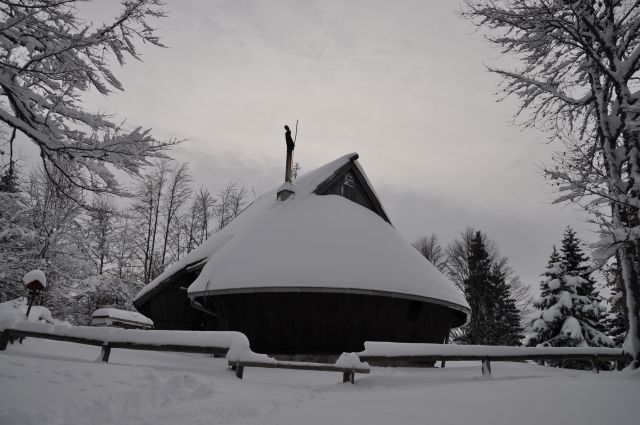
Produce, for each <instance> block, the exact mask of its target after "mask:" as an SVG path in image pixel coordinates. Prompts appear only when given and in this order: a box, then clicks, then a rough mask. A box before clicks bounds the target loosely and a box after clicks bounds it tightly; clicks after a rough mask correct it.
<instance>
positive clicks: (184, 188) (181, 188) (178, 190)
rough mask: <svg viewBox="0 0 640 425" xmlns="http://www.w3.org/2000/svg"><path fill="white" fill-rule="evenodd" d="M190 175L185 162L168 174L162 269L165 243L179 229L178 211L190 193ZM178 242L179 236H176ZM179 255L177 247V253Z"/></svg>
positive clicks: (163, 258)
mask: <svg viewBox="0 0 640 425" xmlns="http://www.w3.org/2000/svg"><path fill="white" fill-rule="evenodd" d="M190 183H191V176H190V175H189V166H188V164H186V163H183V164H180V165H178V164H177V165H176V166H175V167H174V169H173V170H172V171H171V174H170V176H169V183H168V186H167V193H166V195H165V200H164V216H165V223H164V241H163V243H162V260H161V262H160V264H161V268H162V269H164V265H165V259H166V254H167V245H168V242H169V239H170V237H171V236H172V235H173V234H174V233H175V232H177V231H179V228H180V226H179V223H178V220H177V219H178V211H179V210H180V208H182V206H183V205H184V204H185V203H186V202H187V200H188V199H189V196H190V195H191V187H190V186H189V185H190ZM176 240H177V241H178V242H179V240H180V237H179V235H178V237H177V238H176ZM177 255H178V256H179V247H178V254H177Z"/></svg>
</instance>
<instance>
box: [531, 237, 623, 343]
mask: <svg viewBox="0 0 640 425" xmlns="http://www.w3.org/2000/svg"><path fill="white" fill-rule="evenodd" d="M562 242H563V245H562V248H561V252H562V256H561V255H560V254H559V253H558V251H557V250H556V249H555V247H554V248H553V253H552V254H551V257H550V258H549V263H548V265H547V268H546V270H545V272H544V273H543V274H542V281H541V282H540V297H539V298H538V299H537V300H536V301H535V302H534V306H535V307H536V309H538V310H540V312H539V314H538V316H537V317H536V318H535V319H534V320H533V321H532V326H531V330H532V333H531V335H529V338H528V343H527V345H529V346H537V345H542V346H553V347H579V346H590V347H601V346H606V347H610V346H613V341H611V339H610V338H609V337H607V336H606V335H605V332H604V325H603V318H604V308H603V307H602V306H601V305H600V297H599V296H598V295H597V293H596V291H595V285H594V283H593V280H592V279H591V277H590V272H589V270H588V268H587V267H585V265H584V264H583V263H584V262H585V260H586V257H585V256H584V254H583V253H582V249H581V248H580V240H579V239H578V238H576V236H575V232H573V230H571V229H570V228H567V230H566V231H565V235H564V238H563V241H562Z"/></svg>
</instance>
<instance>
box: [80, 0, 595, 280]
mask: <svg viewBox="0 0 640 425" xmlns="http://www.w3.org/2000/svg"><path fill="white" fill-rule="evenodd" d="M113 6H114V4H112V3H110V2H106V1H102V0H101V1H94V2H92V3H90V4H89V6H88V7H90V10H88V11H87V13H88V15H90V16H91V17H92V18H93V19H96V20H99V19H100V18H101V17H106V16H110V15H113V14H115V12H116V10H117V8H114V7H113ZM116 6H117V4H116ZM459 6H460V5H459V4H458V3H457V2H455V1H450V0H430V1H423V0H418V1H409V0H402V1H398V0H396V1H393V2H390V1H388V0H381V1H377V0H367V1H364V0H363V1H353V0H349V1H345V0H338V1H327V0H305V1H299V0H285V1H246V0H216V1H204V0H203V1H196V0H173V1H169V2H168V4H167V10H168V11H169V17H168V18H166V19H162V20H161V21H158V22H156V26H157V27H159V34H160V35H161V36H162V38H163V42H164V43H165V44H166V45H167V46H168V48H166V49H160V48H155V47H152V46H143V47H142V48H141V52H142V55H143V62H136V61H133V60H130V61H129V63H128V64H127V65H126V66H125V67H124V68H122V69H117V67H116V70H115V71H116V74H117V75H118V76H119V78H120V79H121V81H122V82H123V83H124V86H125V91H124V92H122V93H114V94H113V95H111V96H109V97H101V96H99V95H95V94H94V95H91V96H89V97H88V99H87V106H88V107H89V108H91V109H100V110H102V111H106V112H110V113H114V114H116V115H117V116H118V117H120V118H122V119H126V120H127V122H128V123H129V124H130V125H132V126H133V125H142V126H145V127H152V128H153V129H154V132H155V134H156V135H157V136H159V137H160V138H168V137H176V138H181V139H187V141H186V142H185V143H183V144H182V145H180V146H179V147H178V148H176V149H174V151H173V153H172V155H173V156H174V157H175V158H176V159H178V160H180V161H188V162H190V163H191V170H192V174H193V175H194V177H195V180H196V183H197V184H199V185H200V184H201V185H204V186H207V187H209V188H210V189H211V190H212V191H214V190H217V189H218V188H220V187H221V186H223V185H224V184H225V182H226V181H228V180H233V181H238V182H240V183H241V184H243V185H246V186H247V187H249V188H254V189H255V192H256V193H257V194H259V193H261V192H262V191H265V190H267V189H270V188H271V187H273V186H276V185H278V184H280V183H281V181H282V180H283V172H284V171H283V169H284V158H285V143H284V133H283V125H284V124H287V123H288V124H289V125H290V126H292V125H294V124H295V120H296V119H299V120H300V124H299V130H298V143H297V146H296V151H295V160H296V161H299V162H300V164H301V166H302V169H303V172H304V171H305V170H306V171H308V170H311V169H313V168H315V167H317V166H320V165H322V164H324V163H326V162H328V161H330V160H333V159H335V158H337V157H339V156H341V155H343V154H345V153H349V152H354V151H355V152H358V153H359V154H360V162H361V164H362V165H363V167H364V169H365V170H366V172H367V174H368V175H369V177H370V179H371V181H372V183H373V185H374V187H375V189H376V190H377V192H378V193H379V195H380V197H381V198H382V202H383V204H384V205H385V207H386V209H387V211H388V212H389V215H390V218H391V221H392V222H393V223H394V225H395V226H396V228H397V229H398V230H399V231H400V232H401V233H402V234H403V235H404V236H405V237H406V238H407V239H408V240H409V241H412V240H414V239H416V238H417V237H418V236H420V235H423V234H428V233H431V232H436V233H437V234H438V235H439V236H440V238H441V240H442V241H443V242H444V243H447V242H449V241H450V240H452V239H453V238H454V237H456V236H457V235H458V234H459V233H460V231H462V230H463V229H464V228H465V227H467V226H474V227H476V228H478V229H481V230H483V231H484V232H486V233H487V234H488V235H489V237H490V238H492V239H494V240H496V241H497V242H498V244H499V246H500V249H501V252H502V253H503V254H504V255H507V256H508V257H509V258H510V259H511V263H512V266H513V267H514V269H515V270H516V272H518V273H519V274H520V275H521V277H522V278H523V280H524V281H525V282H527V283H529V284H532V285H534V286H535V287H537V285H538V281H539V279H538V275H539V274H540V273H541V272H542V271H543V269H544V266H545V265H546V263H547V260H548V257H549V254H550V252H551V247H552V245H554V244H557V243H558V241H559V239H560V238H561V235H562V232H563V230H564V228H565V226H567V225H572V226H574V228H576V230H577V231H578V233H579V235H580V236H581V237H582V238H584V239H594V233H593V229H591V228H589V227H588V226H587V225H585V224H584V223H583V222H582V216H581V215H580V214H579V212H577V211H576V210H574V209H572V208H571V207H566V206H565V207H563V206H558V205H551V201H552V200H553V198H554V195H553V191H552V188H551V186H550V185H549V184H548V183H547V182H545V180H544V177H543V175H542V172H541V165H542V164H544V163H545V162H547V163H548V162H549V160H550V154H551V152H552V150H553V149H554V146H553V145H551V146H550V145H548V144H546V138H545V136H544V135H543V134H540V133H537V132H536V131H532V130H522V129H521V128H519V127H515V126H513V125H512V114H513V112H514V111H515V109H516V108H515V102H513V101H506V102H499V103H498V102H497V99H498V96H496V91H497V83H498V79H497V77H495V76H494V75H491V74H490V73H488V72H487V71H486V69H485V68H484V64H489V63H495V61H496V60H500V56H499V54H498V53H497V52H496V51H494V50H492V49H491V48H490V47H489V46H488V44H487V43H486V42H484V41H483V39H482V36H481V35H480V34H478V33H474V28H473V27H472V26H471V25H470V24H469V23H468V22H465V21H463V20H462V19H461V18H460V17H458V16H457V15H456V13H455V12H456V10H455V9H456V8H458V7H459ZM250 192H251V190H250Z"/></svg>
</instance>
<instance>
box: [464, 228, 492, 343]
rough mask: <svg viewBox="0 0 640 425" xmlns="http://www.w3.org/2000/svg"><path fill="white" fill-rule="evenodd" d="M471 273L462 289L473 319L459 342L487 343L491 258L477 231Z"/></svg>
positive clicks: (471, 259)
mask: <svg viewBox="0 0 640 425" xmlns="http://www.w3.org/2000/svg"><path fill="white" fill-rule="evenodd" d="M468 258H469V260H468V264H469V274H468V277H467V278H466V279H465V280H464V281H463V282H462V290H463V292H464V294H465V297H466V299H467V302H468V303H469V306H470V307H471V320H470V322H469V324H468V325H467V326H465V327H464V328H462V329H461V335H460V336H459V338H456V339H457V342H460V343H463V344H480V345H484V344H487V343H488V342H489V341H488V338H487V329H488V328H489V323H488V322H489V317H490V314H489V311H488V308H487V307H488V304H489V303H488V294H489V292H490V291H489V287H490V283H489V280H490V277H491V259H490V258H489V254H488V253H487V250H486V249H485V246H484V242H483V240H482V235H481V233H480V232H476V235H475V237H474V238H473V240H472V241H471V249H470V251H469V257H468Z"/></svg>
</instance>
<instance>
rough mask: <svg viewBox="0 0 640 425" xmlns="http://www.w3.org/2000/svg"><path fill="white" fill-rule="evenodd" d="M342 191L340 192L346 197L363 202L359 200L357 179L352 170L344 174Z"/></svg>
mask: <svg viewBox="0 0 640 425" xmlns="http://www.w3.org/2000/svg"><path fill="white" fill-rule="evenodd" d="M340 192H341V193H340V194H341V195H342V196H344V197H345V198H347V199H349V200H351V201H353V202H357V203H359V204H361V203H362V202H358V188H357V186H356V179H355V177H354V176H353V174H351V173H350V172H349V173H346V174H345V175H344V180H343V181H342V186H341V187H340Z"/></svg>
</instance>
